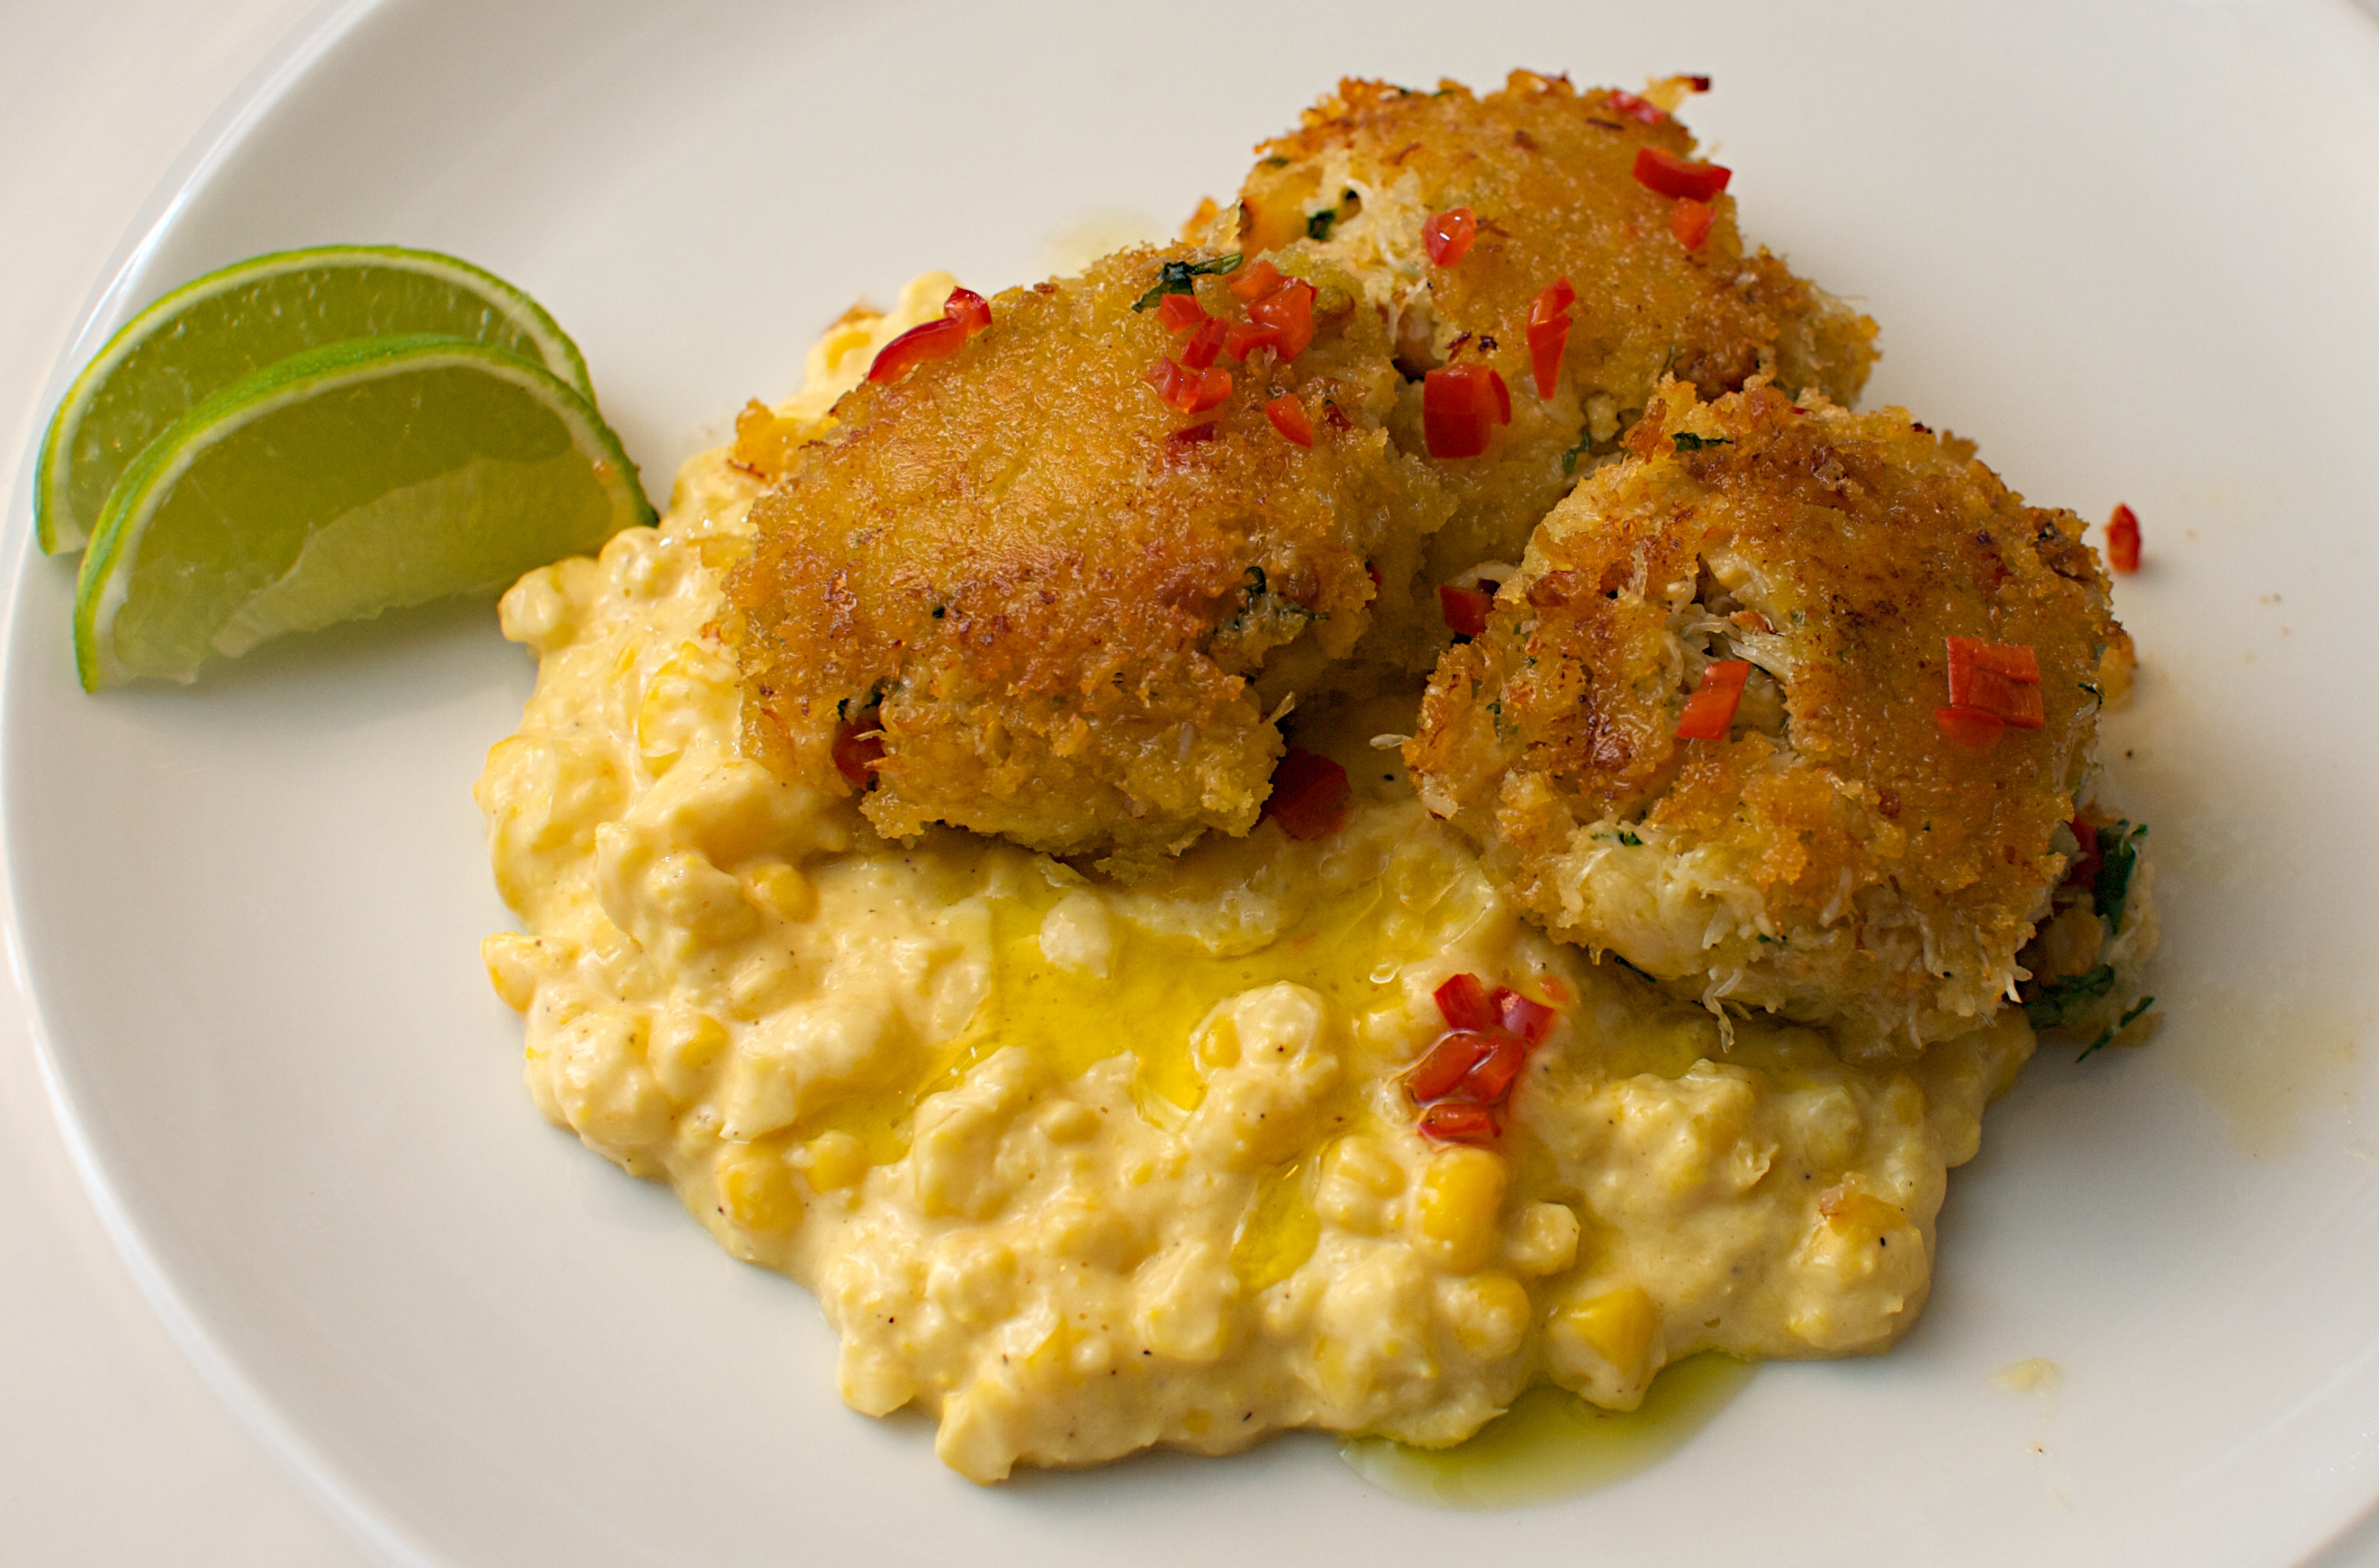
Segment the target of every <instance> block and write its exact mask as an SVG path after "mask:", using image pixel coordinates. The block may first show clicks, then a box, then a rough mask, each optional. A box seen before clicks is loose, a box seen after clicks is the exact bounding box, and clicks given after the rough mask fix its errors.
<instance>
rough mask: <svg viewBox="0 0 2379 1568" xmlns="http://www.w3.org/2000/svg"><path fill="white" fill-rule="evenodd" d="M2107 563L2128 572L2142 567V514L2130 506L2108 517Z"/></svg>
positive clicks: (2121, 507) (2117, 508)
mask: <svg viewBox="0 0 2379 1568" xmlns="http://www.w3.org/2000/svg"><path fill="white" fill-rule="evenodd" d="M2107 565H2109V566H2111V567H2113V568H2114V569H2115V570H2116V571H2118V572H2120V573H2126V574H2129V573H2133V572H2137V571H2138V570H2139V569H2140V514H2139V513H2136V512H2133V511H2132V510H2131V508H2130V507H2128V506H2122V505H2118V506H2117V507H2116V508H2115V514H2114V515H2113V516H2112V517H2109V518H2108V519H2107Z"/></svg>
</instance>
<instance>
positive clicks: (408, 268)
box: [33, 245, 595, 554]
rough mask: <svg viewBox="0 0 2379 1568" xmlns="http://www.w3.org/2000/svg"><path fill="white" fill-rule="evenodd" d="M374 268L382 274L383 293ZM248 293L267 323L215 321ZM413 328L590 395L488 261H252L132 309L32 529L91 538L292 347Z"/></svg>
mask: <svg viewBox="0 0 2379 1568" xmlns="http://www.w3.org/2000/svg"><path fill="white" fill-rule="evenodd" d="M308 272H315V273H320V274H323V276H321V277H319V278H316V279H314V280H311V281H310V282H309V281H308V280H305V279H304V278H303V277H302V274H305V273H308ZM374 273H379V274H382V276H381V278H380V280H379V283H378V285H377V292H375V285H374V283H373V279H372V277H371V274H374ZM293 275H298V276H297V280H296V282H292V281H291V280H292V278H293ZM407 290H412V291H414V292H415V294H416V295H417V296H418V297H415V298H412V299H410V300H409V303H410V305H411V306H413V307H414V309H412V310H411V311H410V312H408V311H407V310H406V309H405V307H404V305H403V304H397V303H392V300H393V299H395V298H398V297H401V296H405V294H406V291H407ZM284 296H286V297H284ZM243 300H248V301H252V302H253V303H254V304H255V305H257V306H259V307H261V308H263V317H264V319H263V320H259V319H258V316H257V313H256V312H255V311H250V312H249V313H248V315H246V316H244V317H238V321H237V324H236V325H229V324H228V323H223V322H218V323H209V322H208V321H207V320H206V318H207V317H208V315H209V313H210V310H212V311H213V312H214V313H215V314H216V315H218V316H222V315H223V313H224V312H226V311H229V312H231V313H232V314H233V315H234V316H235V317H237V316H238V311H237V306H238V305H239V304H240V303H241V302H242V301H243ZM375 302H376V304H375ZM375 308H377V309H378V311H379V312H380V315H379V316H376V315H375V314H374V310H375ZM475 314H476V316H477V322H476V324H474V323H473V322H472V321H471V320H470V318H471V317H473V316H474V315H475ZM380 316H386V317H388V318H389V319H386V320H382V319H380ZM209 325H217V326H223V327H225V328H226V329H227V330H223V331H219V332H215V333H213V334H211V335H210V334H209V333H208V332H206V331H205V330H204V329H205V328H206V327H208V326H209ZM465 326H473V327H474V330H472V331H468V332H465V331H463V330H461V329H462V328H464V327H465ZM415 332H437V333H439V334H441V335H450V334H451V335H455V336H461V337H465V338H466V339H475V340H477V341H480V342H485V343H489V344H493V345H494V346H497V347H501V348H507V349H510V350H511V351H512V352H513V353H515V354H518V355H520V356H523V357H524V358H527V359H530V360H532V361H534V362H536V363H539V364H542V365H543V366H544V367H545V368H546V369H547V370H548V371H549V372H551V373H552V374H553V375H555V376H557V377H559V378H561V379H562V380H564V381H566V382H568V383H569V384H570V385H572V386H573V387H574V388H576V389H577V391H578V392H579V393H580V394H581V395H582V396H583V397H585V399H586V402H587V403H588V404H593V403H594V402H595V391H594V383H593V382H592V381H591V380H589V379H588V377H587V374H586V360H585V358H584V357H583V356H580V354H579V352H578V347H577V345H576V344H574V343H572V342H571V341H570V336H569V334H568V333H566V332H563V331H562V328H561V327H560V325H558V324H557V323H556V322H555V321H554V320H553V318H552V317H551V316H549V315H548V314H547V313H546V311H545V309H544V308H543V307H541V306H539V305H538V304H537V301H535V300H533V299H531V298H530V297H529V296H527V295H525V294H523V293H522V292H521V291H520V290H519V289H517V288H514V287H513V285H512V284H510V283H506V282H504V280H503V279H501V278H500V277H497V276H496V275H495V274H494V273H492V272H489V271H486V270H485V269H484V268H479V267H475V266H473V265H471V264H470V263H469V262H467V261H464V260H460V259H456V258H454V257H452V256H446V255H441V254H440V253H439V252H436V251H429V250H412V249H406V248H405V247H398V246H370V245H340V246H318V247H311V248H308V249H302V250H284V251H275V252H273V253H272V254H270V255H265V256H257V257H251V258H250V259H248V260H245V261H241V262H238V263H236V264H235V265H233V266H230V267H225V268H223V269H222V270H221V271H214V272H210V273H208V274H207V275H206V276H205V277H202V278H199V279H198V280H196V281H195V282H192V283H185V284H184V285H183V286H181V287H180V288H177V289H175V290H174V291H173V292H172V293H171V294H168V295H166V296H164V297H163V298H162V299H159V300H157V301H156V302H155V303H154V304H152V305H151V306H149V307H148V308H146V309H144V310H142V311H141V312H140V313H139V315H137V316H135V317H133V318H132V320H129V321H127V322H126V323H125V324H124V326H123V327H122V328H121V329H119V330H118V331H117V332H116V333H115V336H114V337H111V338H110V339H108V341H107V344H106V346H105V347H103V348H102V349H101V350H100V352H99V353H98V354H97V355H95V356H93V357H92V359H91V363H90V364H89V365H86V366H85V367H84V368H83V369H82V372H81V373H80V374H79V375H78V376H77V377H76V378H75V380H74V382H73V384H72V385H71V386H69V387H68V388H67V389H66V396H65V397H64V398H62V399H61V400H60V401H59V404H58V408H57V412H56V413H55V414H54V416H52V417H51V420H50V424H49V428H48V429H47V430H46V431H45V432H44V433H43V435H42V451H41V458H40V463H39V466H37V467H36V469H35V470H34V480H33V526H34V533H35V537H36V538H38V539H39V541H40V543H41V547H42V549H43V550H44V551H45V552H47V553H50V554H56V553H58V552H60V551H62V550H71V549H77V548H78V547H80V546H82V545H83V544H85V543H86V542H88V539H89V537H90V536H91V533H92V532H94V531H95V529H96V526H97V522H96V519H97V514H98V513H99V512H100V511H101V510H102V508H103V502H104V499H105V498H106V497H107V496H108V495H109V494H110V493H111V492H112V491H113V489H114V488H115V486H116V485H117V484H119V483H121V481H122V478H123V476H124V475H125V474H126V473H127V472H128V471H129V468H130V465H131V464H132V463H133V462H134V461H135V460H136V459H137V458H138V455H139V452H140V450H141V449H142V448H144V447H145V446H146V445H147V444H148V443H149V441H150V440H151V439H152V438H153V437H155V436H156V435H158V434H160V433H162V431H163V429H165V428H169V427H170V426H171V425H172V424H173V423H174V422H175V420H176V419H178V418H179V417H180V416H182V415H183V414H185V413H187V411H188V410H189V409H190V408H191V407H193V406H195V405H196V404H199V403H201V402H203V401H205V399H206V398H207V397H208V396H210V395H211V394H212V393H214V392H218V391H221V390H222V389H223V388H224V387H226V386H228V385H230V384H232V383H233V382H235V381H237V380H240V379H241V378H242V377H243V376H246V375H248V374H252V373H254V372H256V371H259V370H261V369H263V368H267V367H268V366H269V365H270V364H272V362H274V361H276V360H279V359H281V358H284V357H286V356H288V355H290V354H293V353H303V352H306V351H308V350H309V349H312V348H315V347H320V346H327V345H329V344H332V343H336V342H339V341H353V340H356V339H363V338H373V337H388V336H392V335H405V334H410V333H415ZM193 333H195V334H196V337H195V339H193V340H192V341H187V342H181V343H176V344H173V345H172V352H165V351H163V345H164V344H168V343H169V342H170V340H172V339H174V338H175V334H182V335H183V336H184V337H186V338H187V337H189V336H190V334H193Z"/></svg>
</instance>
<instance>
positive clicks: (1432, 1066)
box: [1405, 1029, 1495, 1105]
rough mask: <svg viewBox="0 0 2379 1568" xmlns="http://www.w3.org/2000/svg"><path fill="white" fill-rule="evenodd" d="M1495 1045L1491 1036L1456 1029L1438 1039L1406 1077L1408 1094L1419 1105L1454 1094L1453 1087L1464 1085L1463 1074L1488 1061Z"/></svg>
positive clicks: (1472, 1030)
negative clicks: (1488, 1056) (1485, 1060)
mask: <svg viewBox="0 0 2379 1568" xmlns="http://www.w3.org/2000/svg"><path fill="white" fill-rule="evenodd" d="M1494 1044H1495V1042H1494V1039H1493V1038H1492V1037H1491V1036H1490V1035H1487V1034H1483V1033H1481V1032H1479V1031H1478V1030H1475V1029H1457V1030H1454V1031H1451V1032H1449V1033H1445V1034H1441V1035H1439V1036H1438V1037H1437V1043H1436V1044H1434V1045H1432V1046H1431V1047H1430V1048H1429V1054H1428V1055H1424V1056H1423V1057H1421V1059H1420V1062H1419V1065H1418V1066H1417V1067H1414V1068H1413V1070H1412V1071H1411V1073H1410V1074H1408V1075H1407V1077H1406V1079H1405V1092H1406V1093H1407V1094H1409V1095H1411V1096H1412V1099H1413V1104H1416V1105H1426V1104H1429V1103H1430V1102H1431V1100H1443V1099H1444V1098H1445V1097H1446V1096H1447V1095H1448V1094H1451V1093H1453V1092H1454V1086H1455V1084H1457V1083H1460V1082H1461V1081H1462V1079H1463V1075H1464V1074H1466V1073H1467V1072H1469V1070H1470V1069H1471V1068H1472V1067H1477V1066H1478V1065H1479V1062H1481V1061H1483V1060H1484V1059H1485V1058H1486V1055H1487V1053H1488V1052H1489V1051H1491V1050H1492V1049H1493V1048H1494Z"/></svg>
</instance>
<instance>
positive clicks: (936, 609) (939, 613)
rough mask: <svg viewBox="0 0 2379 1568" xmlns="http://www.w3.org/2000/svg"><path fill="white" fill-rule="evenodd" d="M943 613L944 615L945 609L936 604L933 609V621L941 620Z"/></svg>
mask: <svg viewBox="0 0 2379 1568" xmlns="http://www.w3.org/2000/svg"><path fill="white" fill-rule="evenodd" d="M944 613H945V607H943V606H941V605H938V604H937V605H936V606H935V607H934V619H935V620H936V621H939V620H940V619H941V618H942V616H943V614H944Z"/></svg>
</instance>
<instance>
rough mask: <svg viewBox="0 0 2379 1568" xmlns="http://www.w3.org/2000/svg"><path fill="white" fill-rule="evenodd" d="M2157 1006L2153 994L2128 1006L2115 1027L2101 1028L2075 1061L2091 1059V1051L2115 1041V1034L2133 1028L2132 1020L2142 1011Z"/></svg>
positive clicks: (2116, 1021)
mask: <svg viewBox="0 0 2379 1568" xmlns="http://www.w3.org/2000/svg"><path fill="white" fill-rule="evenodd" d="M2155 1006H2156V998H2155V997H2153V996H2143V997H2141V998H2140V999H2139V1000H2138V1001H2136V1002H2134V1003H2132V1004H2131V1007H2128V1008H2126V1009H2125V1010H2124V1013H2123V1016H2122V1017H2121V1018H2119V1019H2116V1020H2115V1023H2114V1027H2113V1028H2111V1029H2103V1030H2100V1031H2098V1038H2097V1039H2095V1040H2093V1041H2092V1042H2090V1043H2089V1044H2087V1045H2085V1046H2083V1049H2082V1054H2081V1055H2078V1056H2076V1057H2074V1058H2073V1059H2074V1060H2075V1061H2077V1062H2084V1061H2088V1060H2089V1059H2090V1053H2091V1052H2093V1051H2095V1050H2096V1049H2098V1047H2099V1046H2101V1045H2106V1044H2109V1043H2112V1042H2113V1041H2114V1038H2115V1036H2117V1035H2118V1034H2120V1033H2122V1032H2123V1031H2125V1030H2127V1029H2129V1028H2131V1024H2132V1022H2133V1020H2135V1019H2138V1017H2139V1016H2140V1015H2141V1014H2142V1013H2144V1012H2146V1011H2147V1010H2148V1009H2149V1008H2150V1007H2155Z"/></svg>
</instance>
